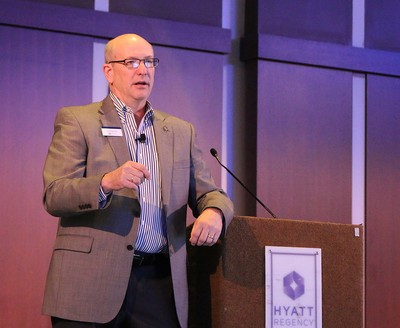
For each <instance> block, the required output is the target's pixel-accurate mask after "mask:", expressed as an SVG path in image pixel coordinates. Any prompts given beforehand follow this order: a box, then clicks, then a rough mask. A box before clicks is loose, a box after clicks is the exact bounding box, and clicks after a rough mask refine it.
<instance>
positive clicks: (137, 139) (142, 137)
mask: <svg viewBox="0 0 400 328" xmlns="http://www.w3.org/2000/svg"><path fill="white" fill-rule="evenodd" d="M135 140H136V141H139V142H141V143H144V142H145V141H146V135H145V134H144V133H142V134H141V135H140V137H138V138H136V139H135Z"/></svg>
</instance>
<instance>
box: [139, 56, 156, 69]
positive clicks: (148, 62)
mask: <svg viewBox="0 0 400 328" xmlns="http://www.w3.org/2000/svg"><path fill="white" fill-rule="evenodd" d="M143 62H144V66H146V67H147V68H152V67H156V66H157V65H158V62H159V60H158V58H148V59H144V60H143Z"/></svg>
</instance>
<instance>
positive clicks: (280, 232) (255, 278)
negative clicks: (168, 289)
mask: <svg viewBox="0 0 400 328" xmlns="http://www.w3.org/2000/svg"><path fill="white" fill-rule="evenodd" d="M264 246H290V247H311V248H321V250H322V321H323V328H338V327H349V328H350V327H351V328H362V327H363V325H364V297H363V296H364V251H363V227H362V226H358V225H357V226H356V225H351V224H336V223H324V222H311V221H297V220H287V219H270V218H256V217H245V216H242V217H235V218H234V219H233V221H232V223H231V224H230V226H229V228H228V231H227V237H226V239H225V240H224V241H223V243H221V244H217V245H215V246H214V247H211V248H206V247H197V248H196V247H191V246H188V263H189V269H188V270H189V294H190V304H189V327H201V328H206V327H215V328H235V327H238V328H239V327H243V328H249V327H251V328H264V327H265V249H264Z"/></svg>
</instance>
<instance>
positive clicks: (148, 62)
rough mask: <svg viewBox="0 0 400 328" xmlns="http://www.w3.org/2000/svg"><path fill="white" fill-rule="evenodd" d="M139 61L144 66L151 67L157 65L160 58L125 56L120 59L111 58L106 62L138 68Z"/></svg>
mask: <svg viewBox="0 0 400 328" xmlns="http://www.w3.org/2000/svg"><path fill="white" fill-rule="evenodd" d="M141 62H143V64H144V66H145V67H146V68H153V67H157V66H158V64H159V63H160V60H159V59H158V58H145V59H137V58H127V59H122V60H111V61H109V62H108V64H112V63H117V64H122V65H125V66H126V67H130V68H138V67H139V66H140V63H141Z"/></svg>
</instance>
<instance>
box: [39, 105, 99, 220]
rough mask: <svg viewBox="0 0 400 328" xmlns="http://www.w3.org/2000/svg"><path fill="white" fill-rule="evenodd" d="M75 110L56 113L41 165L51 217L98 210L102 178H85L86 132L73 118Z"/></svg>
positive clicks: (44, 201) (86, 158) (45, 205)
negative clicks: (46, 150) (44, 159)
mask: <svg viewBox="0 0 400 328" xmlns="http://www.w3.org/2000/svg"><path fill="white" fill-rule="evenodd" d="M80 109H81V110H83V108H82V107H81V108H80ZM77 110H78V109H77V108H75V107H64V108H62V109H60V111H59V112H58V113H57V115H56V119H55V123H54V134H53V138H52V141H51V144H50V146H49V150H48V154H47V157H46V161H45V165H44V170H43V182H44V193H43V203H44V207H45V209H46V210H47V211H48V212H49V213H50V214H52V215H54V216H71V215H76V214H79V213H82V212H86V211H90V210H94V209H97V208H98V207H99V186H100V181H101V178H102V175H103V174H100V173H99V174H97V175H91V176H87V162H88V145H87V144H88V140H87V137H86V135H85V133H87V132H85V131H83V129H82V124H83V123H82V122H80V121H79V120H78V118H77V116H76V115H75V114H76V113H75V112H76V111H77Z"/></svg>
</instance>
